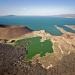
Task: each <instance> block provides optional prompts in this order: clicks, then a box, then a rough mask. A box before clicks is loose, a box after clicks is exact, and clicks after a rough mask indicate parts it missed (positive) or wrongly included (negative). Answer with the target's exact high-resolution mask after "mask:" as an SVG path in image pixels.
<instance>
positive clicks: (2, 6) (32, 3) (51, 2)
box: [0, 0, 75, 16]
mask: <svg viewBox="0 0 75 75" xmlns="http://www.w3.org/2000/svg"><path fill="white" fill-rule="evenodd" d="M74 3H75V0H0V16H4V15H18V16H23V15H24V16H51V15H61V14H74V13H75V9H74V7H75V4H74Z"/></svg>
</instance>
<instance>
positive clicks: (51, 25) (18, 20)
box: [0, 16, 75, 35]
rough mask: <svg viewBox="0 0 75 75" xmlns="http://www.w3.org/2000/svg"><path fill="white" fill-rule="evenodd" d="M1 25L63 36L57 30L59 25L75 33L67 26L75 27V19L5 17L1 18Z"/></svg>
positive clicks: (74, 31)
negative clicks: (18, 26) (21, 26)
mask: <svg viewBox="0 0 75 75" xmlns="http://www.w3.org/2000/svg"><path fill="white" fill-rule="evenodd" d="M0 24H5V25H24V26H28V27H29V28H31V29H33V30H46V31H47V32H49V33H51V34H53V35H61V34H62V33H61V32H60V31H59V30H58V29H57V28H56V25H57V26H59V27H62V28H64V30H66V31H68V32H72V33H75V30H72V29H71V28H68V27H66V26H65V25H75V18H62V17H50V16H3V17H0Z"/></svg>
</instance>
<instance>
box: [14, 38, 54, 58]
mask: <svg viewBox="0 0 75 75" xmlns="http://www.w3.org/2000/svg"><path fill="white" fill-rule="evenodd" d="M40 40H41V37H32V38H27V39H21V40H17V41H16V42H15V45H16V46H23V47H25V48H26V49H27V55H26V56H27V59H32V58H33V57H34V56H35V55H36V54H40V56H41V57H43V56H45V54H46V53H52V52H53V48H52V45H53V44H52V42H51V41H50V40H45V41H44V42H40Z"/></svg>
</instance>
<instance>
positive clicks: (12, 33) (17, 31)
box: [0, 25, 32, 39]
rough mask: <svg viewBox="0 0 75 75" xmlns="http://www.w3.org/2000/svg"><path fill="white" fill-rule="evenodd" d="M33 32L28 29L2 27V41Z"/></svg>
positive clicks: (0, 37) (0, 30)
mask: <svg viewBox="0 0 75 75" xmlns="http://www.w3.org/2000/svg"><path fill="white" fill-rule="evenodd" d="M30 32H32V30H31V29H29V28H28V27H23V26H8V25H0V39H12V38H17V37H20V36H22V35H24V34H27V33H30Z"/></svg>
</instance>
